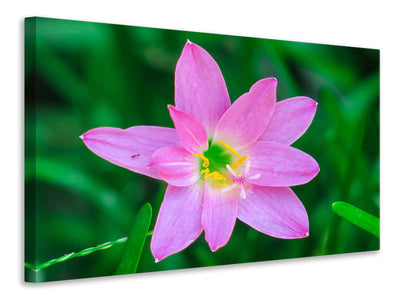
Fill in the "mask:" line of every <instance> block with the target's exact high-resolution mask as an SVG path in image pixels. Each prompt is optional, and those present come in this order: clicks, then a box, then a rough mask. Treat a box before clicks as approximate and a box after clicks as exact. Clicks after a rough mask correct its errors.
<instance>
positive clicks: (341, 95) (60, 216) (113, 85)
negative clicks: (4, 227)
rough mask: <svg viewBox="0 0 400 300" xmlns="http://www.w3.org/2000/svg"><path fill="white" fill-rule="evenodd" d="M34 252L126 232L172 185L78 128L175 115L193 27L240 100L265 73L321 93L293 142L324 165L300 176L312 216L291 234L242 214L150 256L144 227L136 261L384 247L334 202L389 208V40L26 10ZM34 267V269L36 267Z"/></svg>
mask: <svg viewBox="0 0 400 300" xmlns="http://www.w3.org/2000/svg"><path fill="white" fill-rule="evenodd" d="M25 34H26V43H25V47H26V48H25V54H26V61H25V88H26V102H25V111H26V116H25V127H26V129H25V193H26V199H25V209H26V216H25V218H26V220H25V261H26V262H28V263H31V264H33V265H39V264H40V263H43V262H45V261H48V260H50V259H53V258H57V257H60V256H62V255H64V254H66V253H71V252H77V251H80V250H82V249H85V248H88V247H92V246H96V245H99V244H102V243H104V242H106V241H112V240H117V239H119V238H121V237H126V236H128V234H129V232H130V229H131V227H132V225H133V222H134V219H135V216H136V214H137V212H138V210H139V208H140V207H141V206H142V205H143V204H144V203H146V202H150V203H151V205H152V207H153V219H152V223H151V226H150V229H151V230H152V229H153V227H154V223H155V220H156V216H157V213H158V209H159V207H160V204H161V201H162V197H163V194H164V191H165V188H166V184H165V183H164V182H161V181H157V180H154V179H150V178H147V177H145V176H142V175H138V174H135V173H133V172H130V171H128V170H125V169H123V168H120V167H118V166H115V165H113V164H111V163H109V162H107V161H105V160H103V159H101V158H99V157H97V156H96V155H94V154H93V153H92V152H90V151H89V150H88V149H87V148H86V147H85V145H84V144H83V143H82V141H81V140H80V138H79V136H80V135H81V134H82V133H84V132H85V131H87V130H89V129H91V128H94V127H101V126H112V127H120V128H127V127H130V126H134V125H158V126H167V127H173V124H172V121H171V119H170V117H169V114H168V110H167V104H174V71H175V65H176V62H177V60H178V58H179V56H180V53H181V51H182V48H183V46H184V44H185V42H186V40H187V39H190V40H191V41H192V42H194V43H196V44H199V45H200V46H202V47H203V48H204V49H206V50H207V51H208V52H209V53H210V54H211V55H212V56H213V57H214V59H215V60H216V61H217V63H218V64H219V66H220V68H221V70H222V73H223V75H224V77H225V81H226V84H227V86H228V91H229V94H230V97H231V101H234V100H235V99H237V98H238V97H239V96H240V95H241V94H243V93H245V92H247V91H248V90H249V88H250V87H251V85H252V84H253V83H254V82H256V81H257V80H259V79H261V78H264V77H276V78H277V79H278V92H277V98H278V100H283V99H286V98H289V97H293V96H300V95H303V96H309V97H311V98H313V99H314V100H316V101H317V102H318V103H319V105H318V109H317V113H316V116H315V119H314V121H313V123H312V125H311V127H310V128H309V130H308V131H307V132H306V133H305V134H304V135H303V137H301V138H300V139H299V140H298V141H297V142H295V143H294V146H295V147H297V148H299V149H301V150H303V151H305V152H307V153H309V154H310V155H312V156H313V157H314V158H315V159H316V160H317V161H318V162H319V165H320V169H321V171H320V173H319V175H318V176H317V177H316V178H315V179H314V180H312V181H311V182H310V183H308V184H306V185H303V186H298V187H293V190H294V191H295V192H296V194H297V195H298V197H299V198H300V199H301V200H302V202H303V203H304V206H305V207H306V209H307V212H308V215H309V219H310V236H309V237H308V238H305V239H300V240H281V239H275V238H272V237H269V236H267V235H264V234H261V233H259V232H257V231H256V230H254V229H252V228H251V227H249V226H247V225H245V224H243V223H241V222H240V221H237V223H236V227H235V229H234V232H233V234H232V237H231V239H230V241H229V242H228V244H227V245H226V246H225V247H223V248H221V249H220V250H218V251H217V252H215V253H213V252H211V251H210V250H209V248H208V245H207V243H206V242H205V241H204V234H202V235H201V236H200V238H199V239H198V240H197V241H196V242H194V243H193V244H192V245H191V246H190V247H189V248H187V249H186V250H184V251H182V252H180V253H178V254H175V255H173V256H171V257H169V258H166V259H165V260H163V261H161V262H159V263H157V264H156V263H154V259H153V257H152V255H151V252H150V237H148V238H147V239H146V243H145V246H144V249H143V253H142V258H141V261H140V263H139V267H138V272H150V271H161V270H173V269H181V268H193V267H200V266H215V265H221V264H234V263H244V262H255V261H265V260H274V259H283V258H296V257H304V256H315V255H326V254H335V253H345V252H355V251H368V250H377V249H379V239H378V238H376V237H375V236H373V235H371V234H370V233H368V232H366V231H363V230H362V229H360V228H358V227H356V226H354V225H352V224H351V223H349V222H347V221H346V220H343V219H341V218H340V217H338V216H337V215H335V214H334V213H333V212H332V209H331V204H332V203H333V202H335V201H344V202H348V203H351V204H353V205H355V206H357V207H359V208H361V209H363V210H365V211H367V212H369V213H371V214H372V215H375V216H377V217H379V51H378V50H373V49H361V48H350V47H339V46H330V45H319V44H309V43H297V42H288V41H277V40H267V39H255V38H246V37H236V36H224V35H215V34H205V33H195V32H186V31H173V30H163V29H153V28H142V27H133V26H121V25H110V24H101V23H90V22H78V21H69V20H57V19H47V18H29V19H26V28H25ZM123 247H124V245H123V244H122V245H115V246H113V247H111V248H109V249H107V250H102V251H97V252H94V253H92V254H90V255H87V256H83V257H78V258H74V259H71V260H68V261H65V262H61V263H58V264H55V265H53V266H51V267H48V268H46V269H43V270H41V271H39V272H34V271H32V270H29V269H25V276H26V279H27V280H28V281H29V280H37V281H52V280H63V279H75V278H86V277H93V276H105V275H112V274H114V272H115V269H116V266H117V264H118V262H119V259H120V257H121V254H122V251H123ZM35 276H36V279H34V278H35Z"/></svg>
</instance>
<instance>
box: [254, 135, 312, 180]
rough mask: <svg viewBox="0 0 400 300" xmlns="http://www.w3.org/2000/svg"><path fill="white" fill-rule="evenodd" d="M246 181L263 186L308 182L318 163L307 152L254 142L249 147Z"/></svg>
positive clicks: (271, 143)
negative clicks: (252, 177) (248, 168)
mask: <svg viewBox="0 0 400 300" xmlns="http://www.w3.org/2000/svg"><path fill="white" fill-rule="evenodd" d="M248 154H249V159H250V161H251V168H250V172H249V176H252V175H255V174H260V177H258V178H255V179H249V180H248V181H249V182H251V183H253V184H257V185H263V186H294V185H300V184H304V183H307V182H309V181H310V180H311V179H313V178H314V177H315V176H316V175H317V174H318V172H319V166H318V163H317V162H316V161H315V159H314V158H312V157H311V156H310V155H308V154H307V153H305V152H303V151H300V150H298V149H296V148H293V147H291V146H287V145H283V144H279V143H274V142H265V141H262V142H256V143H255V144H254V145H252V146H251V147H250V148H249V152H248Z"/></svg>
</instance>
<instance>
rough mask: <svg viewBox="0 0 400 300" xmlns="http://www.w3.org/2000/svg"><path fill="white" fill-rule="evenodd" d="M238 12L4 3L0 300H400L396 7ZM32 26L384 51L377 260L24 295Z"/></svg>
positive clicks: (88, 283) (318, 261) (232, 269)
mask: <svg viewBox="0 0 400 300" xmlns="http://www.w3.org/2000/svg"><path fill="white" fill-rule="evenodd" d="M180 2H181V3H180ZM236 2H238V1H233V0H231V1H217V0H213V1H210V0H202V1H195V2H193V3H189V1H175V0H167V1H161V0H160V1H147V2H145V1H144V0H142V1H140V2H139V1H132V0H131V1H117V0H113V1H100V0H98V1H82V0H80V1H75V0H68V1H65V0H60V1H40V0H35V1H14V2H11V1H8V2H7V7H6V6H5V3H3V7H2V14H1V15H2V17H1V27H0V28H1V29H0V30H1V36H0V40H1V47H0V49H1V55H0V59H1V62H0V66H1V72H0V74H1V75H0V76H1V80H0V83H1V93H0V99H1V100H0V101H1V118H0V121H1V130H2V132H1V136H0V139H1V172H0V174H1V175H0V176H1V180H0V182H1V197H0V201H1V203H2V205H1V212H2V213H1V218H0V222H1V226H0V228H1V229H0V230H1V239H2V242H1V256H0V258H1V260H0V261H1V263H0V266H1V270H2V272H1V275H0V276H1V281H0V286H1V289H0V294H1V295H2V296H1V298H2V299H22V298H25V299H28V298H29V299H57V300H58V299H70V298H71V297H73V298H75V299H85V298H87V299H110V298H113V299H117V298H121V299H122V298H130V299H146V298H148V299H154V298H162V299H205V298H209V299H259V298H262V299H299V298H300V299H303V298H305V299H319V298H322V297H323V298H324V299H338V298H341V299H350V298H355V299H378V298H382V297H383V298H385V299H386V298H387V299H395V298H396V297H398V296H399V295H400V292H399V289H398V284H399V275H398V269H399V268H400V263H399V262H400V259H399V255H400V251H399V249H400V247H399V246H400V243H399V237H400V234H399V229H400V224H399V219H400V218H399V214H400V204H399V203H400V197H399V194H398V192H397V186H398V185H399V179H400V176H399V174H398V171H397V170H398V169H400V165H399V155H398V152H399V150H398V147H399V145H400V143H398V141H397V140H399V137H400V134H399V129H400V126H399V122H398V120H399V116H398V112H399V111H400V109H399V108H400V107H399V102H400V97H399V93H398V89H399V86H400V84H399V81H400V78H399V70H400V63H399V57H400V43H399V29H400V21H399V18H398V12H399V10H398V8H397V7H396V5H395V4H394V3H395V1H392V3H393V4H392V5H390V4H384V1H381V2H380V3H379V2H376V1H367V0H364V1H362V2H361V1H349V0H347V1H342V0H336V1H330V2H326V1H306V0H303V1H283V0H277V1H274V2H273V3H267V1H251V0H246V1H240V2H239V3H236ZM388 2H389V1H387V2H386V3H388ZM359 3H361V4H359ZM28 16H42V17H54V18H65V19H74V20H85V21H95V22H105V23H117V24H125V25H138V26H148V27H159V28H169V29H183V30H191V31H202V32H212V33H222V34H234V35H245V36H253V37H263V38H272V39H284V40H293V41H302V42H316V43H325V44H335V45H344V46H357V47H368V48H378V49H381V251H380V252H371V253H361V254H345V255H336V256H328V257H314V258H305V259H304V258H302V259H291V260H285V261H273V262H264V263H252V264H244V265H234V266H224V267H215V268H203V269H195V270H185V271H171V272H161V273H147V274H140V275H135V276H119V277H106V278H97V279H85V280H74V281H64V282H58V283H44V284H40V285H33V284H25V283H23V250H22V249H23V244H22V241H23V236H22V235H23V220H22V215H23V211H22V188H23V177H22V174H23V173H22V172H23V160H22V159H23V156H22V141H23V128H22V116H23V106H22V97H23V18H24V17H28Z"/></svg>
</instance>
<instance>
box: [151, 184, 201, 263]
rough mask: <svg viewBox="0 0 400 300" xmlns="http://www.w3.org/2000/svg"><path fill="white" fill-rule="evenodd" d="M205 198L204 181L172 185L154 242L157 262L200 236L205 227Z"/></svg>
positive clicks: (156, 227) (161, 209)
mask: <svg viewBox="0 0 400 300" xmlns="http://www.w3.org/2000/svg"><path fill="white" fill-rule="evenodd" d="M202 198H203V189H202V187H201V186H200V185H197V184H195V185H192V186H187V187H175V186H172V185H168V187H167V190H166V192H165V195H164V200H163V202H162V204H161V207H160V211H159V213H158V216H157V221H156V225H155V227H154V232H153V237H152V239H151V244H150V249H151V252H152V253H153V256H154V258H155V259H156V262H157V261H160V260H162V259H164V258H166V257H167V256H170V255H171V254H174V253H177V252H179V251H181V250H183V249H185V248H186V247H188V246H189V245H190V244H191V243H192V242H193V241H195V240H196V239H197V238H198V237H199V235H200V234H201V232H202V231H203V227H202V226H201V211H202V209H203V207H202Z"/></svg>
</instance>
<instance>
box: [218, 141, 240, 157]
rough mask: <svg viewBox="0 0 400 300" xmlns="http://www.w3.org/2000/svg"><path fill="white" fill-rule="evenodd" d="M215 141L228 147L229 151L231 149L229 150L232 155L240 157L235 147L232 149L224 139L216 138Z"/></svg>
mask: <svg viewBox="0 0 400 300" xmlns="http://www.w3.org/2000/svg"><path fill="white" fill-rule="evenodd" d="M217 142H218V143H220V144H222V145H224V146H225V148H226V149H228V150H229V151H231V152H232V153H233V154H234V155H236V156H237V157H238V158H242V157H241V156H240V154H239V153H237V152H236V151H235V149H233V148H232V147H231V146H230V145H228V144H227V143H225V142H224V141H221V140H218V141H217Z"/></svg>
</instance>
